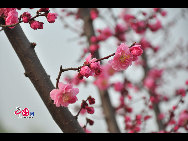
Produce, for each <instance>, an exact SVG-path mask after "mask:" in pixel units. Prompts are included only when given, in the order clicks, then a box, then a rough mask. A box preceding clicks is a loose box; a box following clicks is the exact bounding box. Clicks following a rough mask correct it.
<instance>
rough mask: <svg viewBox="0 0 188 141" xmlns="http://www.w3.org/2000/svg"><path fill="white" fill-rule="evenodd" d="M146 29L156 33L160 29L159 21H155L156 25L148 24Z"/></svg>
mask: <svg viewBox="0 0 188 141" xmlns="http://www.w3.org/2000/svg"><path fill="white" fill-rule="evenodd" d="M148 27H149V28H150V30H151V31H153V32H156V31H158V30H159V29H160V28H162V25H161V22H160V20H158V19H157V21H156V23H154V24H148Z"/></svg>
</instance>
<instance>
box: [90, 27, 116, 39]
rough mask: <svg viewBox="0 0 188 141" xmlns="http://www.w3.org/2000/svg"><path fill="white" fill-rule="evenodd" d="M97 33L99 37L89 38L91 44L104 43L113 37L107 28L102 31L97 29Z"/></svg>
mask: <svg viewBox="0 0 188 141" xmlns="http://www.w3.org/2000/svg"><path fill="white" fill-rule="evenodd" d="M97 31H98V33H99V35H98V36H92V37H91V39H90V40H91V42H92V43H99V42H100V41H105V40H107V39H108V38H109V37H111V36H112V35H113V32H112V31H111V29H110V28H109V27H107V28H104V29H103V30H100V29H98V30H97Z"/></svg>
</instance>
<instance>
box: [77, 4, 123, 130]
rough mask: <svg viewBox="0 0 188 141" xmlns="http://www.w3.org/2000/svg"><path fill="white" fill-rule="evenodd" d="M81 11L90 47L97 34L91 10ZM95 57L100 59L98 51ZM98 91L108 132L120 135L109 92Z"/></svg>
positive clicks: (81, 9) (83, 9)
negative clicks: (93, 37) (92, 38)
mask: <svg viewBox="0 0 188 141" xmlns="http://www.w3.org/2000/svg"><path fill="white" fill-rule="evenodd" d="M79 10H80V17H81V19H82V20H83V21H84V27H83V28H84V34H85V35H86V37H87V40H88V43H89V45H91V41H90V38H91V37H92V36H95V32H94V28H93V23H92V20H91V18H90V8H80V9H79ZM94 57H96V58H97V59H99V58H100V55H99V52H98V51H96V52H95V53H94ZM101 63H102V62H101ZM98 91H99V95H100V97H101V103H102V108H103V113H104V115H105V120H106V123H107V126H108V131H109V132H112V133H119V132H120V130H119V127H118V124H117V121H116V117H115V110H114V108H113V106H112V103H111V101H110V97H109V93H108V91H101V90H99V89H98Z"/></svg>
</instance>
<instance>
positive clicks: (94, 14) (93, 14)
mask: <svg viewBox="0 0 188 141" xmlns="http://www.w3.org/2000/svg"><path fill="white" fill-rule="evenodd" d="M98 16H99V11H98V10H97V8H92V9H91V11H90V17H91V19H92V20H95V19H96V18H97V17H98Z"/></svg>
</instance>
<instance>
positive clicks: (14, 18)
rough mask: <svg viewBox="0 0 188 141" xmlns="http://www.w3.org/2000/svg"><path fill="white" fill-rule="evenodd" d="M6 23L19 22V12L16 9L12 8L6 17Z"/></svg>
mask: <svg viewBox="0 0 188 141" xmlns="http://www.w3.org/2000/svg"><path fill="white" fill-rule="evenodd" d="M5 22H6V25H12V24H16V23H18V12H17V11H16V9H14V10H11V11H10V12H9V13H8V15H7V17H6V19H5ZM9 28H14V27H9Z"/></svg>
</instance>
